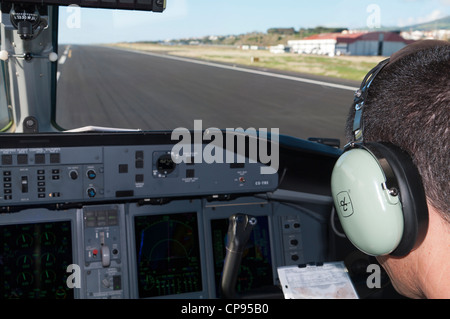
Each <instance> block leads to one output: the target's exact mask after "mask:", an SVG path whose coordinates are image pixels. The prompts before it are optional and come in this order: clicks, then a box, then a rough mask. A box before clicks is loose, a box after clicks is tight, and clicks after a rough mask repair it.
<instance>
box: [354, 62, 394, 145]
mask: <svg viewBox="0 0 450 319" xmlns="http://www.w3.org/2000/svg"><path fill="white" fill-rule="evenodd" d="M388 63H389V58H387V59H385V60H383V61H381V62H380V63H378V65H377V66H375V67H374V68H373V69H372V70H370V71H369V73H367V75H366V76H365V77H364V80H363V81H362V83H361V86H360V88H359V89H358V90H357V91H356V92H355V99H354V101H353V107H354V108H355V118H354V120H353V131H352V135H353V141H352V142H350V143H351V144H352V143H356V142H363V141H364V138H363V132H364V123H363V121H362V114H363V111H364V106H365V99H366V98H367V94H368V93H369V87H370V85H371V84H372V82H373V80H374V79H375V77H376V76H377V75H378V73H379V72H380V71H381V70H382V69H383V68H384V67H385V66H386V65H387V64H388Z"/></svg>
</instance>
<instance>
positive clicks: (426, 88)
mask: <svg viewBox="0 0 450 319" xmlns="http://www.w3.org/2000/svg"><path fill="white" fill-rule="evenodd" d="M422 42H423V43H424V44H425V45H421V44H420V43H419V45H417V44H415V45H414V49H413V50H411V48H409V49H408V48H405V50H404V51H405V52H407V54H404V55H403V56H401V57H399V58H395V59H392V57H391V62H389V64H388V65H387V66H386V67H384V69H383V70H382V71H381V72H380V73H379V74H378V75H377V77H376V78H375V80H374V81H373V83H372V84H371V86H370V89H369V92H368V96H367V99H366V104H365V105H366V106H365V108H364V114H363V121H364V141H367V142H369V141H373V142H390V143H392V144H395V145H397V146H398V147H400V148H401V149H403V150H404V151H406V152H408V153H409V154H410V155H411V157H412V159H413V161H414V163H415V165H416V166H417V168H418V170H419V172H420V174H421V176H422V181H423V184H424V188H425V193H426V196H427V198H428V201H429V202H430V204H431V205H433V206H434V207H435V208H436V209H437V210H438V211H439V212H440V213H441V215H442V217H443V218H444V219H445V220H447V222H449V223H450V145H449V144H450V42H447V41H439V42H437V41H433V42H432V43H431V42H429V43H427V42H426V41H422ZM353 117H354V110H353V109H351V110H350V114H349V117H348V120H347V124H346V135H347V138H348V139H349V140H352V128H353Z"/></svg>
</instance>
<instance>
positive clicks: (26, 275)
mask: <svg viewBox="0 0 450 319" xmlns="http://www.w3.org/2000/svg"><path fill="white" fill-rule="evenodd" d="M72 259H73V258H72V231H71V222H70V221H62V222H46V223H33V224H16V225H4V226H0V298H2V299H22V298H23V299H68V298H70V299H73V297H74V296H73V289H69V288H68V287H67V283H66V281H67V277H68V276H69V275H70V274H69V273H67V272H66V271H67V267H68V266H69V265H70V264H72Z"/></svg>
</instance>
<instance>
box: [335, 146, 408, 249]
mask: <svg viewBox="0 0 450 319" xmlns="http://www.w3.org/2000/svg"><path fill="white" fill-rule="evenodd" d="M385 182H386V178H385V176H384V172H383V170H382V168H381V166H380V164H379V163H378V160H377V159H376V158H375V156H374V155H373V154H372V153H370V152H369V151H367V150H365V149H359V148H355V149H351V150H349V151H347V152H345V153H344V154H343V155H342V156H341V157H340V158H339V159H338V161H337V162H336V164H335V167H334V169H333V173H332V176H331V190H332V194H333V200H334V203H335V206H336V210H337V213H338V216H339V220H340V222H341V225H342V227H343V229H344V231H345V233H346V235H347V237H348V239H349V240H350V241H351V242H352V243H353V244H354V245H355V246H356V247H357V248H358V249H360V250H361V251H363V252H364V253H366V254H368V255H373V256H379V255H387V254H390V253H391V252H392V251H394V249H395V248H396V247H397V246H398V244H399V242H400V240H401V239H402V234H403V230H404V222H403V211H402V205H401V202H400V199H399V196H398V195H397V196H392V195H390V194H389V190H387V189H385V187H383V184H384V183H385Z"/></svg>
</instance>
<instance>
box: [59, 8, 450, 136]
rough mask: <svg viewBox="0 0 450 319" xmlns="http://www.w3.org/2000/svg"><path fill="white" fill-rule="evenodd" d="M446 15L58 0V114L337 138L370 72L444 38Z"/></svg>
mask: <svg viewBox="0 0 450 319" xmlns="http://www.w3.org/2000/svg"><path fill="white" fill-rule="evenodd" d="M449 14H450V8H449V6H448V4H447V5H446V2H445V1H439V0H434V1H427V2H423V1H403V0H394V1H391V0H390V1H384V0H379V1H372V2H366V1H356V0H350V1H296V0H288V1H283V2H280V3H278V2H273V1H260V0H259V1H235V0H233V1H229V0H227V1H187V0H171V1H167V7H166V10H165V11H164V13H162V14H160V13H154V12H139V11H134V12H133V11H122V10H103V9H86V8H79V7H77V6H68V7H60V8H59V36H58V44H59V47H58V53H59V60H58V66H57V91H56V92H57V100H56V110H55V112H54V113H55V120H56V123H57V124H58V125H59V126H60V127H61V128H64V129H74V128H78V127H83V126H86V125H95V126H103V127H116V128H126V129H142V130H173V129H175V128H177V127H185V128H187V129H194V128H199V127H198V126H197V127H194V126H195V124H197V125H199V124H201V125H202V126H201V128H202V129H206V128H210V127H218V128H221V129H225V128H243V129H247V128H255V129H260V128H267V129H270V128H279V133H280V134H283V135H290V136H294V137H299V138H304V139H306V138H309V137H327V138H335V139H340V140H341V141H343V140H345V137H344V133H343V131H344V130H343V127H344V123H345V119H346V117H347V113H348V109H349V106H350V104H351V101H352V99H353V93H354V91H355V89H356V88H357V87H358V85H359V82H360V81H361V79H362V78H363V76H364V75H365V74H366V73H367V71H368V70H370V69H371V68H372V67H373V66H374V65H376V64H377V63H378V62H379V61H381V60H382V59H383V58H385V56H389V55H390V54H392V53H393V52H395V51H397V50H399V49H400V48H402V47H403V46H405V45H407V44H408V43H409V42H411V41H414V40H417V39H421V38H428V37H436V38H441V39H442V38H443V39H448V38H449V36H450V35H449V34H450V33H449V32H450V31H449V29H448V26H449ZM196 120H200V121H201V122H198V121H197V122H195V121H196Z"/></svg>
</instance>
